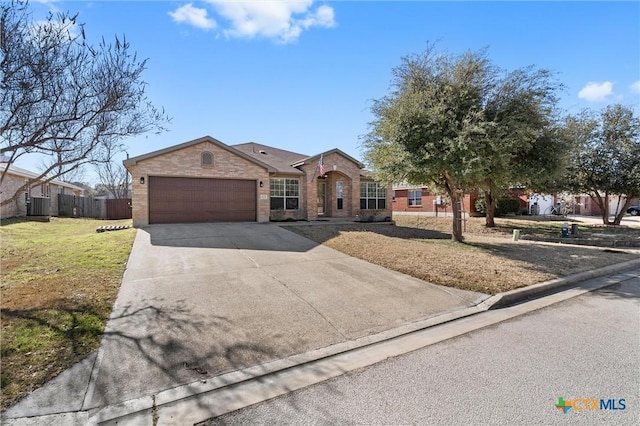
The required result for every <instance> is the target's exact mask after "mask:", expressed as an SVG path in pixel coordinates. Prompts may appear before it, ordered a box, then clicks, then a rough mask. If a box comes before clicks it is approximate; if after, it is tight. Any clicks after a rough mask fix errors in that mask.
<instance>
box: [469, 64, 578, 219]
mask: <svg viewBox="0 0 640 426" xmlns="http://www.w3.org/2000/svg"><path fill="white" fill-rule="evenodd" d="M561 87H562V86H561V85H560V84H559V83H558V82H557V81H555V79H554V78H553V75H552V73H551V72H549V71H548V70H538V69H534V68H532V67H528V68H523V69H518V70H515V71H512V72H509V73H507V74H506V75H505V76H504V77H503V76H501V75H499V76H496V77H495V79H494V85H493V87H492V90H490V91H489V93H488V94H487V95H486V99H485V102H484V105H483V113H484V119H485V120H486V126H485V128H486V133H485V134H484V135H483V136H480V137H479V138H478V141H477V144H478V145H479V146H476V147H471V149H472V150H474V149H477V148H480V149H479V150H478V152H477V155H478V161H479V163H480V164H481V167H482V176H481V177H480V181H479V182H478V188H479V189H481V190H483V192H484V198H485V205H486V226H488V227H493V226H495V222H494V214H495V210H496V207H497V203H498V200H499V198H500V197H501V196H504V195H506V192H507V190H508V188H509V187H510V186H512V185H518V186H519V187H526V188H529V189H533V188H536V189H539V188H547V187H548V186H549V180H550V179H552V178H553V176H556V175H558V173H559V172H560V171H561V170H562V165H564V161H563V159H564V153H566V152H567V150H566V145H565V144H564V140H563V139H561V138H558V137H557V130H558V126H557V125H556V122H557V121H558V120H557V117H558V114H557V110H556V105H557V102H558V97H557V95H556V94H557V92H558V90H560V88H561Z"/></svg>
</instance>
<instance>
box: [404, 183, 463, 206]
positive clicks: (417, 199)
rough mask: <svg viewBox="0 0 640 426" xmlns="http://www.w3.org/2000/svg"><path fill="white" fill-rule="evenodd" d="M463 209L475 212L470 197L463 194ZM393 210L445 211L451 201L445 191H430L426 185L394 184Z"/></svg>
mask: <svg viewBox="0 0 640 426" xmlns="http://www.w3.org/2000/svg"><path fill="white" fill-rule="evenodd" d="M463 200H464V201H463V206H462V207H463V211H465V212H475V207H474V205H473V203H472V197H471V196H470V195H469V194H465V196H464V199H463ZM392 204H393V211H394V212H433V213H436V212H447V211H449V212H450V211H451V205H450V204H451V203H450V202H449V198H448V197H447V195H446V194H445V193H438V192H431V191H430V190H429V188H428V187H426V186H422V187H420V186H406V185H396V186H394V187H393V203H392Z"/></svg>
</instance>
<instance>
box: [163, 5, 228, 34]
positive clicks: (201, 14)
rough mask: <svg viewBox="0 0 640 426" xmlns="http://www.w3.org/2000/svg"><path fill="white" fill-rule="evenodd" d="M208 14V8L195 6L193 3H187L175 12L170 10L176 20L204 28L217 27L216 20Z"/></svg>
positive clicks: (170, 14)
mask: <svg viewBox="0 0 640 426" xmlns="http://www.w3.org/2000/svg"><path fill="white" fill-rule="evenodd" d="M207 15H208V12H207V9H204V8H200V7H194V6H193V4H191V3H187V4H185V5H184V6H180V7H179V8H177V9H176V10H174V11H173V12H169V16H171V17H172V18H173V20H174V22H177V23H181V24H189V25H193V26H194V27H196V28H200V29H203V30H210V29H211V28H215V27H216V25H217V24H216V21H214V20H213V19H211V18H209V17H208V16H207Z"/></svg>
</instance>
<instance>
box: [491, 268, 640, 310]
mask: <svg viewBox="0 0 640 426" xmlns="http://www.w3.org/2000/svg"><path fill="white" fill-rule="evenodd" d="M637 267H640V258H638V259H632V260H628V261H626V262H622V263H616V264H614V265H609V266H603V267H602V268H597V269H592V270H590V271H584V272H580V273H577V274H573V275H569V276H566V277H562V278H556V279H553V280H549V281H545V282H542V283H539V284H534V285H530V286H527V287H523V288H517V289H515V290H511V291H506V292H504V293H498V294H496V295H494V296H491V297H489V298H488V299H486V300H485V301H483V302H482V303H481V304H482V305H485V306H487V308H488V309H498V308H502V307H505V306H509V305H513V304H516V303H520V302H523V301H525V300H528V299H531V298H533V297H536V296H541V295H543V294H545V293H548V292H551V291H553V290H557V289H559V288H562V287H566V286H569V285H572V284H577V283H579V282H582V281H587V280H590V279H592V278H599V277H602V276H605V275H609V274H613V273H617V272H622V271H625V270H628V269H633V268H637Z"/></svg>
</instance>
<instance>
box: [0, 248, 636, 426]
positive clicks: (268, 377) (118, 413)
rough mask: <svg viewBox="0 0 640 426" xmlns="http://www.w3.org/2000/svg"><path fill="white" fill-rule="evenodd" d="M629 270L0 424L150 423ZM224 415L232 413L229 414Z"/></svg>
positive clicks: (521, 292) (611, 269)
mask: <svg viewBox="0 0 640 426" xmlns="http://www.w3.org/2000/svg"><path fill="white" fill-rule="evenodd" d="M635 268H640V258H638V259H634V260H630V261H627V262H623V263H618V264H615V265H609V266H606V267H603V268H598V269H594V270H591V271H585V272H582V273H579V274H574V275H571V276H567V277H563V278H558V279H554V280H550V281H546V282H543V283H540V284H536V285H532V286H528V287H524V288H521V289H516V290H512V291H509V292H505V293H499V294H496V295H494V296H491V297H486V298H484V297H481V298H480V299H478V300H476V301H475V302H473V304H471V306H468V307H466V308H464V309H460V310H457V311H450V312H445V313H441V314H438V315H436V316H433V317H429V318H425V319H423V320H420V321H416V322H413V323H409V324H405V325H403V326H401V327H398V328H394V329H392V330H387V331H384V332H381V333H377V334H374V335H369V336H365V337H361V338H358V339H355V340H352V341H348V342H343V343H339V344H337V345H332V346H329V347H325V348H320V349H317V350H314V351H310V352H307V353H303V354H298V355H293V356H290V357H287V358H283V359H280V360H275V361H272V362H269V363H266V364H262V365H258V366H254V367H249V368H246V369H243V370H238V371H234V372H231V373H227V374H223V375H221V376H217V377H213V378H209V379H206V380H201V381H197V382H193V383H190V384H186V385H182V386H178V387H175V388H172V389H167V390H164V391H162V392H159V393H158V394H156V395H153V396H144V397H140V398H135V399H131V400H128V401H125V402H123V403H121V404H118V405H115V406H108V407H103V408H94V409H91V410H89V411H77V412H75V413H74V412H68V413H61V414H57V415H48V416H38V417H29V418H17V419H8V418H3V419H2V421H3V424H9V425H16V426H19V425H32V424H41V423H40V420H43V421H46V422H50V421H53V422H56V418H58V419H59V420H64V423H65V424H129V423H128V420H132V419H133V418H136V419H137V421H139V420H140V419H141V418H145V419H151V418H152V417H153V416H154V415H155V414H156V413H157V412H158V411H159V410H161V409H166V410H167V411H174V410H175V409H176V406H177V404H181V403H185V404H187V405H189V404H193V401H194V400H195V401H199V400H200V399H201V398H203V397H206V396H207V394H209V395H210V394H212V393H220V392H224V391H225V390H226V389H229V390H233V389H235V388H238V387H240V386H244V385H247V384H250V383H252V382H256V383H260V384H261V385H262V386H264V385H265V384H268V383H270V382H271V381H272V380H273V377H276V376H281V375H283V374H285V375H286V374H287V373H288V372H290V371H292V370H293V369H294V368H301V369H305V368H307V369H308V368H313V364H314V363H318V362H322V361H323V360H329V359H331V358H333V357H349V354H350V353H351V352H355V351H357V350H363V349H366V348H367V347H372V348H373V347H375V346H376V345H379V344H381V343H383V342H386V341H390V340H392V339H398V338H400V339H402V338H404V337H406V336H409V335H411V334H413V333H415V332H420V331H424V330H426V329H429V328H432V327H435V326H438V325H443V324H446V323H452V322H453V321H455V320H459V319H463V318H465V317H470V316H473V315H475V314H479V313H482V312H486V311H489V310H494V309H497V308H499V307H505V306H509V305H514V304H517V303H519V302H524V301H527V300H528V299H532V298H535V297H536V296H542V295H545V294H548V293H550V292H552V291H554V290H558V289H561V288H563V287H567V286H570V285H572V284H576V283H579V282H582V281H586V280H590V279H593V278H598V277H602V276H605V275H610V274H614V273H620V272H623V271H627V270H630V269H635ZM609 285H610V284H609ZM586 291H590V290H585V292H586ZM251 403H255V402H251ZM237 404H239V402H238V401H234V402H233V403H231V405H230V406H231V407H233V410H235V409H238V408H241V407H240V406H237ZM245 405H249V403H246V404H245ZM229 411H232V410H231V409H230V410H229ZM74 416H75V417H74ZM74 422H75V423H74ZM120 422H122V423H120ZM150 424H151V423H150Z"/></svg>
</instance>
